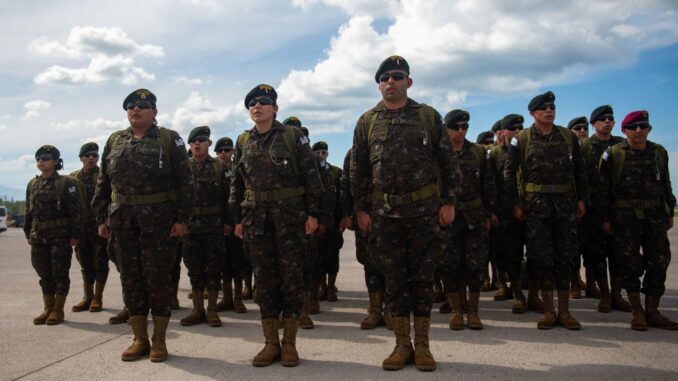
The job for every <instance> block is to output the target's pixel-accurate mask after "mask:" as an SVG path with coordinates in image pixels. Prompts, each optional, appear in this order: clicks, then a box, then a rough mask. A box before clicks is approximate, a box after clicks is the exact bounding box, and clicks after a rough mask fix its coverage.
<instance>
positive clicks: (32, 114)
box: [20, 99, 52, 120]
mask: <svg viewBox="0 0 678 381" xmlns="http://www.w3.org/2000/svg"><path fill="white" fill-rule="evenodd" d="M51 106H52V104H51V103H49V102H47V101H42V100H39V99H38V100H33V101H28V102H26V104H24V108H25V109H26V114H24V116H22V117H21V118H20V119H21V120H29V119H33V118H37V117H39V116H40V111H41V110H45V109H48V108H50V107H51Z"/></svg>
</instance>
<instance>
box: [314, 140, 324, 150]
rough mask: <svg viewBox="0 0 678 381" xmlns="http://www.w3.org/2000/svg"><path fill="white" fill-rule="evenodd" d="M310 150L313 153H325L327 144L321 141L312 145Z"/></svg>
mask: <svg viewBox="0 0 678 381" xmlns="http://www.w3.org/2000/svg"><path fill="white" fill-rule="evenodd" d="M311 149H312V150H313V151H327V143H325V142H323V141H322V140H321V141H319V142H316V143H315V144H313V147H312V148H311Z"/></svg>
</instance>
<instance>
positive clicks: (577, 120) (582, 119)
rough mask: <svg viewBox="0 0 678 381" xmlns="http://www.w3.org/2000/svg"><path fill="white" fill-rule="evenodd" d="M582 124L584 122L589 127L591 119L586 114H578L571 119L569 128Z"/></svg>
mask: <svg viewBox="0 0 678 381" xmlns="http://www.w3.org/2000/svg"><path fill="white" fill-rule="evenodd" d="M580 124H583V125H584V127H586V128H588V125H589V121H588V120H587V119H586V117H585V116H578V117H576V118H574V119H572V120H571V121H570V123H568V124H567V128H568V129H570V130H571V129H572V127H574V126H578V125H580Z"/></svg>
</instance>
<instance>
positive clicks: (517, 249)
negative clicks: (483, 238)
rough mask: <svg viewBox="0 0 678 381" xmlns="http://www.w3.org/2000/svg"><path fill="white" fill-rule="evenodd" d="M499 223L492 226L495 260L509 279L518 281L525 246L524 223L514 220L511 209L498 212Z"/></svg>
mask: <svg viewBox="0 0 678 381" xmlns="http://www.w3.org/2000/svg"><path fill="white" fill-rule="evenodd" d="M497 217H498V218H499V225H497V226H493V227H492V231H493V232H494V237H495V239H496V241H495V245H496V246H497V261H498V262H499V263H501V264H502V267H503V268H504V269H505V271H506V272H507V273H508V278H509V280H510V281H511V282H512V283H513V282H517V283H520V277H521V272H522V264H523V257H524V253H525V250H524V247H525V223H524V222H521V221H518V220H516V219H515V218H514V217H513V214H512V213H511V211H506V212H504V213H498V214H497Z"/></svg>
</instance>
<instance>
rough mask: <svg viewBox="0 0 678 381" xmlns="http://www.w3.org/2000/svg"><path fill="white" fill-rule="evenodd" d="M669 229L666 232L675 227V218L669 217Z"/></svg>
mask: <svg viewBox="0 0 678 381" xmlns="http://www.w3.org/2000/svg"><path fill="white" fill-rule="evenodd" d="M668 227H669V228H668V229H666V230H671V228H672V227H673V217H669V223H668Z"/></svg>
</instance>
